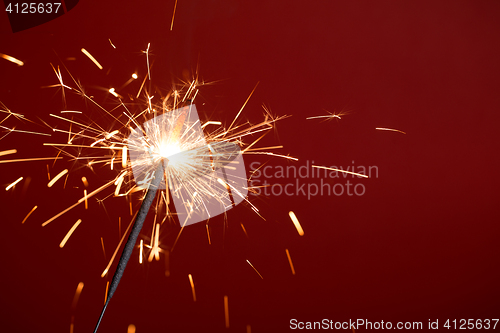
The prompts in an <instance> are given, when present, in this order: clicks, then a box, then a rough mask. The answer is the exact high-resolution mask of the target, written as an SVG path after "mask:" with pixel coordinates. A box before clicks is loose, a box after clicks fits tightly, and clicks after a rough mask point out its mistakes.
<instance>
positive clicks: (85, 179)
mask: <svg viewBox="0 0 500 333" xmlns="http://www.w3.org/2000/svg"><path fill="white" fill-rule="evenodd" d="M82 183H83V186H85V187H88V186H89V182H88V181H87V178H86V177H82Z"/></svg>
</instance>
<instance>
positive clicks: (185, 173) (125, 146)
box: [0, 8, 345, 332]
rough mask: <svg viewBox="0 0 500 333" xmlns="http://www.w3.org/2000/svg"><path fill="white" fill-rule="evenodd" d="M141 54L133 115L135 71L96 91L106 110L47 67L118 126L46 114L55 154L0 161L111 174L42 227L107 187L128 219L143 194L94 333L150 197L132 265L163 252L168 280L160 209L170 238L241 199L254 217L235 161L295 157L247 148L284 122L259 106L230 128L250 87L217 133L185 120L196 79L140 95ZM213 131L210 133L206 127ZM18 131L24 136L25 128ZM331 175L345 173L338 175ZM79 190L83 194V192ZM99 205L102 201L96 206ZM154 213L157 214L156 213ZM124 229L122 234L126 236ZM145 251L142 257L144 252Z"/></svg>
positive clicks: (74, 113) (215, 124)
mask: <svg viewBox="0 0 500 333" xmlns="http://www.w3.org/2000/svg"><path fill="white" fill-rule="evenodd" d="M174 13H175V8H174ZM172 24H173V17H172ZM109 42H110V44H111V46H112V47H113V48H116V47H115V46H114V45H113V43H112V42H111V40H110V41H109ZM81 51H82V52H83V53H84V54H85V55H86V56H87V57H88V58H89V59H90V60H92V61H93V62H94V64H95V65H96V66H97V67H98V68H99V69H103V67H102V66H101V65H100V64H99V62H97V60H96V59H95V58H94V57H93V56H92V55H91V54H90V53H89V52H88V51H86V50H85V49H83V48H82V49H81ZM149 51H150V44H148V47H147V49H146V51H143V52H144V53H145V55H146V58H147V59H146V60H147V64H148V66H147V67H148V68H147V69H148V71H147V74H146V75H144V76H143V79H142V80H140V81H138V82H141V81H142V83H140V88H139V89H138V92H137V94H135V93H134V94H133V95H134V96H135V98H136V99H137V98H139V96H141V95H142V96H144V99H143V101H144V103H143V105H144V108H143V109H142V110H140V111H139V112H134V110H130V109H129V105H127V104H126V103H124V102H123V97H122V96H127V95H128V96H129V97H130V99H131V100H134V98H133V97H132V96H133V95H132V94H126V93H123V92H121V91H120V90H121V89H123V88H124V87H125V86H127V85H128V84H129V83H131V82H132V81H133V80H136V79H139V76H138V74H137V73H133V74H132V75H131V77H132V79H129V81H127V83H125V84H123V85H122V86H121V88H119V89H115V88H109V89H108V88H106V89H103V90H104V91H106V92H107V93H108V94H109V95H110V96H113V97H111V98H114V99H116V100H117V101H118V105H117V106H116V107H115V108H113V109H112V110H111V111H109V110H107V109H105V108H104V107H102V106H101V105H99V104H98V103H97V102H96V100H95V98H94V97H92V96H89V95H87V94H86V93H85V92H84V90H83V88H82V86H81V85H80V83H78V82H77V81H76V80H75V79H73V81H74V83H75V85H76V86H72V85H71V84H69V83H67V82H65V81H64V80H63V75H62V73H61V71H60V69H59V68H57V69H56V68H55V67H54V72H55V74H56V76H57V79H58V81H59V84H56V85H53V86H52V87H58V88H61V89H62V93H63V97H64V93H65V89H67V90H69V91H71V92H73V93H76V94H77V95H79V96H81V97H82V98H83V99H84V100H86V101H88V102H90V103H91V104H92V105H95V106H96V107H97V108H98V109H99V110H100V111H102V112H103V113H104V115H105V116H107V117H108V118H111V119H112V120H113V124H114V126H118V128H108V127H107V126H109V125H106V126H101V125H99V124H98V123H97V122H96V121H95V120H93V119H90V118H89V119H84V117H86V114H85V111H79V110H62V111H61V112H60V115H56V114H51V115H50V116H51V117H52V118H55V119H57V121H60V122H61V121H62V122H63V123H66V124H68V127H67V128H66V129H61V126H57V127H52V126H49V127H50V128H51V130H52V131H53V132H54V133H61V134H64V135H65V136H66V135H67V138H66V139H65V142H64V143H61V142H57V141H56V142H46V143H44V145H46V146H51V147H54V148H55V149H57V150H58V154H57V156H55V157H48V158H45V157H42V158H27V159H15V160H1V161H0V163H6V162H20V161H29V160H43V159H50V160H53V161H55V160H58V159H63V158H65V159H67V158H68V157H69V159H71V160H74V161H82V162H84V163H85V164H86V165H87V166H88V167H89V168H90V169H92V170H93V168H94V167H96V166H98V165H102V166H108V167H109V168H110V169H111V170H113V171H116V172H117V175H116V176H115V177H114V179H111V180H109V181H107V182H106V183H105V184H102V185H100V186H99V185H98V186H96V187H94V188H93V189H92V188H91V187H89V186H90V185H89V182H88V181H87V179H86V178H85V177H82V178H81V181H82V183H83V184H84V186H85V190H84V195H83V196H82V197H81V198H80V199H79V200H77V202H76V203H74V204H73V205H71V206H69V207H68V208H66V209H64V210H62V211H60V212H59V213H57V214H56V215H54V216H53V217H52V218H49V219H48V220H46V221H45V222H44V223H43V224H42V226H46V225H47V224H49V223H51V222H53V221H54V220H55V219H57V218H59V217H60V216H62V215H63V214H65V213H66V212H68V211H70V210H72V209H73V208H75V207H77V206H78V205H80V204H84V205H85V207H87V205H88V200H89V199H90V198H92V197H94V196H96V195H97V194H99V193H101V192H103V191H105V190H109V189H110V188H113V187H114V189H112V191H111V194H109V196H114V197H125V198H127V199H128V204H129V205H130V209H131V215H134V214H133V211H132V200H131V196H132V194H133V193H135V192H140V191H144V194H143V199H142V203H141V206H140V208H139V210H138V212H137V213H135V215H134V217H133V218H132V221H131V223H130V224H129V226H128V228H127V230H126V231H125V233H124V234H123V237H122V238H121V241H120V242H119V244H118V246H117V247H116V249H115V251H114V253H113V255H112V257H111V259H110V260H109V263H108V265H107V267H106V268H105V270H104V271H103V273H102V275H101V276H102V277H104V276H105V275H106V274H107V273H108V272H109V269H110V267H111V265H112V263H113V261H114V259H115V258H116V256H117V255H118V252H119V249H120V247H121V245H122V243H124V242H125V245H124V248H123V252H122V254H121V256H120V259H119V261H118V264H117V268H116V270H115V273H114V275H113V278H112V280H111V282H110V283H109V284H108V285H107V287H106V293H105V301H104V306H103V308H102V311H101V314H100V316H99V319H98V321H97V324H96V326H95V329H94V332H97V330H98V328H99V325H100V323H101V321H102V319H103V316H104V313H105V311H106V309H107V307H108V305H109V302H110V300H111V298H112V296H113V295H114V293H115V292H116V290H117V287H118V285H119V282H120V280H121V278H122V276H123V274H124V271H125V268H126V266H127V263H128V262H129V260H130V258H131V256H132V253H133V250H134V248H135V247H136V244H137V243H138V242H137V240H138V238H139V235H140V232H141V230H142V227H143V225H144V222H145V220H146V217H147V215H148V212H149V210H150V207H151V206H152V205H153V204H154V203H155V198H157V200H156V209H155V214H156V215H155V223H154V224H153V230H152V233H151V243H150V244H149V245H148V244H147V241H144V240H143V239H141V240H140V245H139V246H138V247H139V262H140V263H142V262H143V259H144V258H148V261H152V260H153V258H156V259H157V260H158V259H159V257H160V253H162V252H163V253H165V261H166V266H167V267H166V271H165V274H166V275H167V276H168V275H169V274H170V273H169V268H168V260H169V259H168V255H169V251H166V250H164V249H162V248H161V247H160V246H161V244H160V242H159V234H160V226H161V225H162V224H163V222H165V221H166V219H167V218H171V217H173V215H172V213H171V212H170V210H169V208H168V206H169V204H172V203H173V204H175V206H176V211H177V214H178V215H177V217H178V220H179V224H180V225H181V227H182V228H181V230H180V232H179V234H178V236H177V239H178V238H179V236H180V234H181V232H182V230H183V228H184V227H185V226H186V225H189V224H192V223H196V222H199V221H205V220H208V219H209V218H211V217H212V216H214V215H217V214H218V212H221V211H225V210H227V209H230V208H232V207H234V206H236V204H238V203H239V202H242V201H246V202H247V203H248V204H249V205H250V207H251V209H252V210H253V211H254V212H256V213H257V214H258V215H259V216H260V214H259V210H258V209H257V207H255V206H254V205H253V204H252V203H251V202H250V201H249V200H248V199H247V198H246V193H247V190H248V185H247V178H246V173H245V171H244V169H243V172H242V173H241V172H240V173H239V172H238V170H241V167H243V165H244V164H243V160H242V158H241V156H242V155H243V154H254V155H262V154H263V155H268V156H275V157H281V158H285V159H288V160H295V161H296V160H298V159H297V158H295V157H291V156H288V155H284V154H276V153H274V152H271V150H275V149H281V148H283V147H282V146H270V147H264V148H255V146H256V144H257V143H258V142H259V141H260V140H261V139H262V138H263V137H264V136H265V135H266V134H267V133H268V132H269V131H270V130H272V129H273V128H274V123H275V122H276V121H278V120H280V119H283V118H284V117H273V116H271V114H270V112H269V111H268V110H266V109H265V108H264V110H265V113H264V120H263V121H261V122H260V123H257V124H254V125H253V124H249V123H247V124H243V125H240V124H238V119H239V117H240V115H241V114H242V112H243V110H244V108H245V106H246V105H247V103H248V101H249V99H250V97H251V96H252V94H253V93H254V91H255V89H256V87H257V86H255V88H254V89H253V90H252V91H251V93H250V94H249V96H248V98H247V99H246V100H245V102H244V103H243V105H242V107H241V109H240V110H239V111H238V112H237V114H236V116H235V117H234V119H233V120H232V121H231V123H230V125H229V127H228V128H227V129H226V128H224V126H223V124H222V122H221V121H217V120H212V119H210V120H206V121H205V122H204V123H202V122H201V121H200V119H198V118H197V116H196V117H194V116H193V115H196V107H195V105H194V104H190V103H191V102H194V100H195V99H196V96H197V95H198V92H199V86H201V85H203V82H200V81H199V80H198V78H197V77H196V78H194V79H193V80H192V81H191V82H187V83H185V84H184V86H182V87H181V88H180V89H176V88H177V87H174V89H173V90H172V91H171V92H170V93H168V94H167V96H166V97H163V98H162V99H161V104H160V103H155V99H154V96H153V95H152V94H151V92H150V91H148V90H147V85H145V82H146V80H148V79H149V80H151V74H150V66H149ZM119 86H120V85H116V87H119ZM186 104H187V105H186ZM0 111H2V112H5V113H8V116H7V117H9V116H14V117H16V118H23V116H22V115H18V114H14V113H13V112H11V111H10V110H8V109H7V110H0ZM119 111H121V113H118V112H119ZM340 116H341V114H329V115H327V116H317V117H310V118H308V119H314V118H339V119H340ZM89 120H90V121H89ZM214 128H215V130H210V131H209V130H207V129H214ZM7 129H8V130H9V131H10V132H22V131H20V130H16V129H15V128H7ZM24 132H26V133H29V132H28V131H24ZM33 134H42V135H48V134H45V133H36V132H33ZM127 134H128V135H127ZM255 134H258V135H260V136H259V137H258V138H257V139H256V140H254V141H252V142H250V143H249V144H247V143H245V142H244V138H247V137H251V136H253V135H255ZM71 149H75V150H77V151H78V153H76V154H75V153H72V152H71ZM88 151H93V152H95V154H91V155H86V154H85V153H86V152H88ZM16 152H17V151H16V150H15V149H11V150H6V151H2V152H0V156H5V155H9V154H14V153H16ZM120 166H121V169H120ZM314 167H319V166H314ZM319 168H326V167H319ZM338 171H342V172H345V171H343V170H338ZM64 176H66V180H67V178H68V176H70V172H69V171H68V169H64V170H63V171H61V172H59V173H58V174H57V175H56V176H55V177H52V178H51V179H49V180H50V181H49V183H48V184H47V186H48V187H51V186H53V185H54V184H55V183H56V182H57V181H58V180H60V179H61V178H62V177H64ZM49 178H50V177H49ZM131 179H134V180H135V182H132V181H131ZM21 180H22V179H19V180H18V181H16V182H19V181H21ZM16 182H14V183H12V184H11V185H9V186H10V187H9V189H10V188H11V187H13V186H14V185H15V184H16ZM87 188H89V189H88V190H87ZM158 190H160V193H161V195H158V196H156V194H157V192H158ZM161 190H165V191H161ZM103 200H104V199H102V200H100V201H103ZM36 208H37V206H35V207H34V208H33V209H32V210H31V211H30V212H29V213H28V214H27V215H26V217H25V218H24V220H23V223H24V222H25V221H26V219H27V218H28V217H29V216H30V215H31V214H32V213H33V212H34V210H35V209H36ZM214 212H215V213H214ZM162 213H163V214H164V216H160V214H162ZM162 217H163V219H162ZM290 218H291V219H292V221H293V223H294V225H295V227H296V228H297V231H298V233H299V235H301V236H302V235H303V234H304V232H303V230H302V227H301V225H300V223H299V222H298V219H297V218H296V216H295V214H294V213H293V212H290ZM80 223H81V219H78V221H77V222H76V223H75V224H74V225H73V227H72V228H71V230H69V231H68V233H67V235H66V237H65V238H64V240H63V241H62V242H61V244H60V246H61V247H63V246H64V244H65V243H66V242H67V241H68V239H69V238H70V237H71V235H72V234H73V232H74V231H75V229H76V228H77V227H78V225H79V224H80ZM240 225H241V228H242V230H243V232H244V233H245V235H246V237H248V234H247V231H246V229H245V227H244V225H243V224H242V223H240ZM206 229H207V239H208V242H209V244H210V243H211V240H210V230H209V226H208V224H207V225H206ZM129 231H130V235H129V236H128V238H126V235H127V234H128V232H129ZM177 239H176V241H177ZM101 245H102V248H103V253H104V241H103V239H102V237H101ZM174 246H175V242H174V244H173V246H172V247H171V248H170V252H171V251H172V250H173V247H174ZM148 250H149V253H144V252H147V251H148ZM286 254H287V258H288V262H289V264H290V268H291V270H292V274H295V270H294V267H293V264H292V261H291V257H290V254H289V252H288V249H286ZM105 256H106V255H105ZM247 263H248V264H249V265H250V266H251V267H252V268H253V270H254V271H255V272H256V273H257V274H258V275H259V277H260V278H261V279H263V277H262V275H261V274H260V273H259V271H258V270H257V269H256V268H255V267H254V266H253V265H252V264H251V263H250V261H248V260H247ZM188 277H189V281H190V285H191V289H192V294H193V300H194V301H196V293H195V289H194V281H193V277H192V276H191V275H189V276H188ZM224 311H225V321H226V327H229V313H228V297H227V296H224ZM247 331H250V325H248V326H247Z"/></svg>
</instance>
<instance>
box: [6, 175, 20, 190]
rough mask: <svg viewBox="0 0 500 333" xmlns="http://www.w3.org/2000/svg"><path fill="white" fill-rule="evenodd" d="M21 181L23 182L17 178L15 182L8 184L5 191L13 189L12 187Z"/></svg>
mask: <svg viewBox="0 0 500 333" xmlns="http://www.w3.org/2000/svg"><path fill="white" fill-rule="evenodd" d="M21 180H23V177H19V178H17V180H16V181H14V182H13V183H12V184H10V185H9V186H7V187H6V188H5V190H6V191H8V190H10V189H11V188H13V187H14V186H16V184H17V183H19V182H20V181H21Z"/></svg>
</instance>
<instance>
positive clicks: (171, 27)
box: [170, 0, 177, 31]
mask: <svg viewBox="0 0 500 333" xmlns="http://www.w3.org/2000/svg"><path fill="white" fill-rule="evenodd" d="M176 8H177V0H175V4H174V12H173V14H172V23H170V31H172V29H173V27H174V17H175V9H176Z"/></svg>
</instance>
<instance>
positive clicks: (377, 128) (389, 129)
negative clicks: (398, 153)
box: [375, 127, 406, 134]
mask: <svg viewBox="0 0 500 333" xmlns="http://www.w3.org/2000/svg"><path fill="white" fill-rule="evenodd" d="M375 129H376V130H379V131H392V132H399V133H403V134H406V133H405V132H403V131H400V130H397V129H393V128H384V127H376V128H375Z"/></svg>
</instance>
